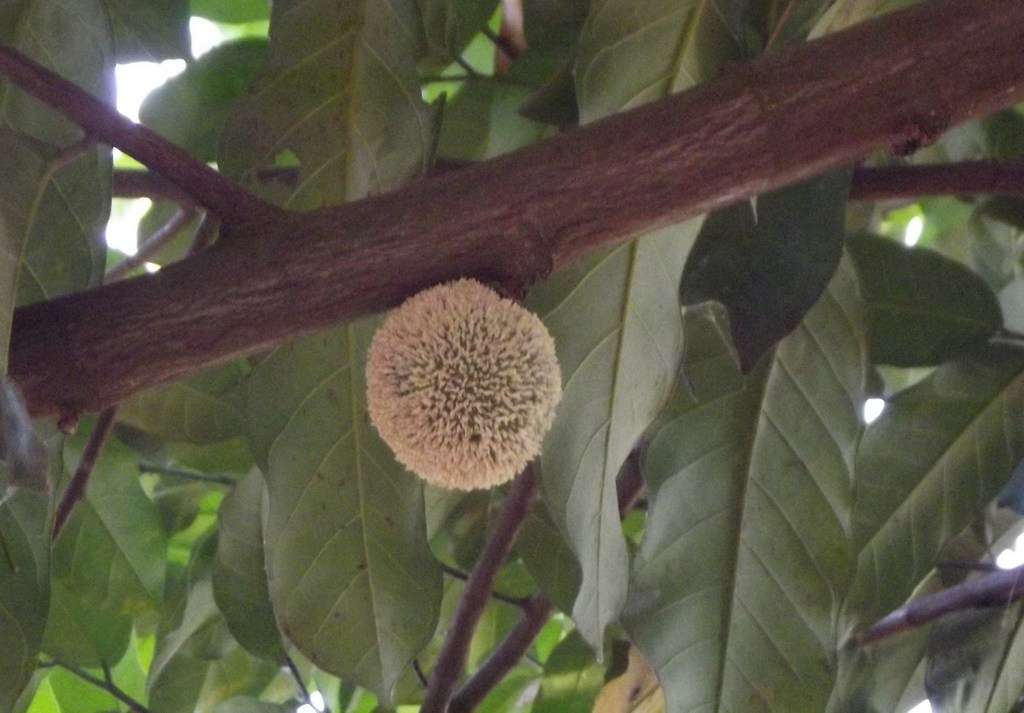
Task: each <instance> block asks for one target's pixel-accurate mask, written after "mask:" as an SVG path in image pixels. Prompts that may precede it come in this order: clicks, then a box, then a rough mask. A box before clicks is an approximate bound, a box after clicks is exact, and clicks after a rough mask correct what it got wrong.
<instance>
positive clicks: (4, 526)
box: [0, 490, 50, 713]
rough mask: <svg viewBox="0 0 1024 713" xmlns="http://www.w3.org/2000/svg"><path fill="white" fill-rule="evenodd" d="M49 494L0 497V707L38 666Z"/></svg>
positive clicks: (45, 602)
mask: <svg viewBox="0 0 1024 713" xmlns="http://www.w3.org/2000/svg"><path fill="white" fill-rule="evenodd" d="M47 501H48V498H47V497H46V496H45V495H43V494H41V493H37V492H33V491H31V490H20V491H18V492H16V493H14V494H13V495H11V496H9V497H7V498H5V499H2V501H0V651H2V652H3V655H2V656H0V711H4V712H5V713H6V711H8V710H10V709H11V707H12V706H13V705H14V703H15V701H16V700H17V699H18V697H19V695H20V694H21V691H22V689H23V688H24V687H25V685H26V684H27V683H28V681H29V678H30V677H31V675H32V672H33V671H34V670H35V667H36V658H37V656H38V655H39V647H40V645H41V644H42V640H43V631H44V629H45V628H46V611H47V608H48V607H49V599H50V576H49V571H50V563H49V558H50V547H49V537H48V535H49V529H48V527H47V524H48V522H49V518H48V517H47Z"/></svg>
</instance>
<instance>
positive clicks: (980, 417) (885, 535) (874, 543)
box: [845, 350, 1024, 627]
mask: <svg viewBox="0 0 1024 713" xmlns="http://www.w3.org/2000/svg"><path fill="white" fill-rule="evenodd" d="M1022 418H1024V359H1022V358H1021V356H1020V355H1019V354H1017V353H1012V352H1009V351H996V350H990V351H988V352H981V353H977V354H974V355H972V356H971V357H967V358H964V359H961V360H959V361H956V362H951V363H948V364H945V365H943V366H941V367H939V368H938V369H936V370H935V372H934V373H933V374H932V375H931V376H929V377H928V378H927V379H925V380H924V381H922V382H920V383H919V384H917V385H916V386H914V387H912V388H910V389H908V390H906V391H903V392H901V393H900V394H898V395H897V396H896V397H895V398H894V399H893V400H892V401H890V402H889V404H888V405H887V407H886V410H885V411H884V413H883V414H882V416H881V417H880V418H879V419H878V420H877V421H875V422H874V423H873V424H872V425H871V427H870V428H868V430H867V433H866V434H865V436H864V439H863V442H862V444H861V448H860V451H859V452H858V455H857V478H856V490H857V494H856V501H855V502H856V504H855V507H854V519H853V525H854V529H853V533H854V543H855V546H856V548H857V550H858V551H859V553H860V554H859V561H858V571H857V578H856V581H855V583H854V586H853V588H852V591H851V593H850V596H849V599H848V601H847V602H846V605H845V607H846V618H847V624H848V626H849V627H852V626H855V625H858V624H865V625H866V624H869V623H872V622H873V621H874V620H876V619H877V618H879V617H880V616H881V615H883V614H886V613H888V612H889V611H890V610H892V609H894V608H896V607H897V606H899V605H900V604H901V603H902V602H903V601H904V600H905V599H906V598H907V597H909V596H910V594H911V592H912V591H913V590H914V587H915V586H917V584H918V583H919V582H920V581H921V580H922V578H924V576H925V575H926V574H927V573H928V572H929V571H930V570H931V568H932V567H933V566H934V564H935V562H936V560H937V558H938V556H939V553H940V550H941V548H942V546H943V545H944V544H945V543H946V542H947V541H948V540H949V539H950V538H952V537H953V536H954V535H956V534H957V533H959V532H960V531H962V530H963V529H964V528H965V527H967V526H968V525H969V524H970V523H971V521H972V519H973V518H974V517H975V516H976V515H977V514H978V512H979V511H980V510H981V509H982V508H983V507H984V506H985V505H986V504H987V503H989V502H990V501H991V500H992V498H994V497H995V496H996V495H997V494H998V493H999V491H1000V490H1001V489H1002V487H1003V485H1004V484H1005V483H1006V481H1007V479H1008V478H1009V476H1010V474H1011V472H1012V471H1013V468H1014V466H1016V464H1017V463H1018V462H1019V461H1020V460H1021V458H1022V457H1024V434H1022V433H1021V432H1020V429H1019V428H1017V427H1016V426H1015V424H1017V423H1018V422H1019V421H1020V419H1022Z"/></svg>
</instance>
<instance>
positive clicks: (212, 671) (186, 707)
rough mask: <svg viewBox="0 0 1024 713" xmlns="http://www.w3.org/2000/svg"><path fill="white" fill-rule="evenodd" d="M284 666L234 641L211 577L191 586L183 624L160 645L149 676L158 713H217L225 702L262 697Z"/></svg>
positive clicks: (152, 703) (152, 704)
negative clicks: (255, 655)
mask: <svg viewBox="0 0 1024 713" xmlns="http://www.w3.org/2000/svg"><path fill="white" fill-rule="evenodd" d="M277 672H278V667H277V666H274V665H273V664H269V663H267V662H264V661H259V660H257V659H254V658H252V657H251V656H249V655H248V654H247V653H245V651H244V650H243V649H242V648H241V647H239V646H238V645H237V644H236V643H235V641H234V640H233V639H232V638H231V635H230V634H229V633H228V631H227V626H226V625H225V623H224V619H223V618H222V617H221V616H220V613H219V612H218V611H217V606H216V604H215V603H214V599H213V586H212V585H211V583H210V579H209V577H208V576H201V577H199V578H198V579H196V580H194V581H193V582H192V583H191V586H190V587H189V591H188V595H187V599H186V602H185V609H184V612H183V614H182V616H181V620H180V622H179V623H178V625H177V626H176V627H175V628H174V629H172V630H170V631H167V632H165V633H164V634H163V635H162V636H161V637H160V640H159V642H158V644H157V651H156V657H155V658H154V659H153V665H152V667H151V668H150V671H149V685H148V690H149V709H150V710H151V711H152V712H153V713H213V711H214V709H215V708H216V706H217V705H218V704H219V703H221V702H222V701H226V700H229V699H231V698H233V697H235V696H240V695H242V696H244V695H255V694H258V693H259V692H260V691H262V689H263V688H264V687H266V685H267V684H268V683H269V682H270V680H271V679H272V678H273V677H274V676H275V675H276V674H277Z"/></svg>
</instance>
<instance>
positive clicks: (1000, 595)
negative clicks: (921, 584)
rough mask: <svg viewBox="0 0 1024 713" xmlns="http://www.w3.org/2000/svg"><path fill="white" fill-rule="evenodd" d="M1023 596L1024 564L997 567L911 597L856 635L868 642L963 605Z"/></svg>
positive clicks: (995, 603) (989, 604)
mask: <svg viewBox="0 0 1024 713" xmlns="http://www.w3.org/2000/svg"><path fill="white" fill-rule="evenodd" d="M1021 597H1024V567H1017V568H1015V569H1006V570H1000V571H998V572H992V573H990V574H985V575H982V576H980V577H976V578H974V579H969V580H967V581H966V582H963V583H962V584H958V585H956V586H953V587H950V588H949V589H946V590H944V591H941V592H937V593H935V594H929V595H927V596H923V597H918V598H917V599H913V600H911V601H910V602H908V603H907V604H905V605H904V606H902V607H900V608H899V609H897V610H896V611H894V612H892V613H891V614H889V615H888V616H886V617H885V618H883V619H881V620H880V621H878V622H877V623H876V624H875V625H874V626H872V627H871V628H869V629H867V630H866V631H863V632H860V633H859V634H857V635H856V636H855V641H856V642H857V643H858V644H867V643H871V642H873V641H878V640H879V639H884V638H886V637H889V636H892V635H893V634H898V633H900V632H903V631H907V630H909V629H913V628H915V627H918V626H921V625H922V624H927V623H928V622H930V621H934V620H935V619H938V618H939V617H942V616H945V615H946V614H950V613H952V612H956V611H964V610H966V609H979V608H983V607H993V606H1004V605H1006V604H1009V603H1011V602H1013V601H1016V600H1017V599H1020V598H1021Z"/></svg>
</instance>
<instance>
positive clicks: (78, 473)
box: [53, 406, 117, 542]
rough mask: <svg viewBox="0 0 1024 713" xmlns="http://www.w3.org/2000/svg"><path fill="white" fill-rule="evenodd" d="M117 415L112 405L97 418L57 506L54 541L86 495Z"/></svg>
mask: <svg viewBox="0 0 1024 713" xmlns="http://www.w3.org/2000/svg"><path fill="white" fill-rule="evenodd" d="M116 416H117V407H116V406H111V407H110V408H108V409H106V410H105V411H103V413H101V414H100V416H99V418H98V419H97V420H96V427H95V428H94V429H93V432H92V434H91V435H90V436H89V442H88V443H86V444H85V450H83V451H82V459H81V460H80V461H79V462H78V468H76V469H75V474H74V475H73V476H72V477H71V482H70V483H68V487H67V489H66V490H65V491H64V495H63V496H62V497H61V500H60V504H59V505H58V506H57V514H56V515H55V516H54V520H53V541H54V542H56V541H57V537H58V536H59V535H60V531H61V530H62V529H63V528H64V525H65V524H66V523H67V521H68V518H69V517H71V511H72V510H74V507H75V505H76V504H77V503H78V501H79V500H81V499H82V498H83V497H85V489H86V487H87V486H88V485H89V476H91V475H92V470H93V468H94V467H95V466H96V461H97V460H98V459H99V457H100V454H101V453H102V452H103V446H104V445H106V442H107V439H108V438H109V437H110V432H111V431H112V430H113V428H114V419H115V418H116Z"/></svg>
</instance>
